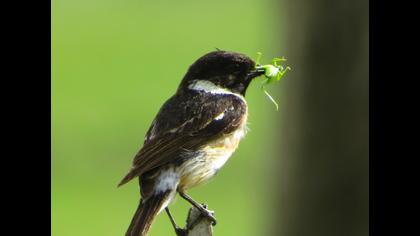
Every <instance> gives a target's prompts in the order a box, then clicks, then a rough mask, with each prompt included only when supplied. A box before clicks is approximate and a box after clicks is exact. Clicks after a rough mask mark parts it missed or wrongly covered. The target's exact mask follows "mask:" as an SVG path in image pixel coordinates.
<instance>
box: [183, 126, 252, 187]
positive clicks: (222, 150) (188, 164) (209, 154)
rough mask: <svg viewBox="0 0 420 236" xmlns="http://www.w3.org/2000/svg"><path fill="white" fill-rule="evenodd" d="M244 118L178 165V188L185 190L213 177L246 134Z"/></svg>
mask: <svg viewBox="0 0 420 236" xmlns="http://www.w3.org/2000/svg"><path fill="white" fill-rule="evenodd" d="M246 130H247V127H246V119H244V122H243V123H242V125H241V126H240V127H239V128H238V129H237V130H235V131H234V132H232V133H230V134H228V135H224V136H222V137H220V138H218V139H216V140H214V141H212V142H210V143H208V144H207V145H205V146H203V147H202V148H201V149H200V153H201V154H199V155H197V156H196V157H194V158H190V159H188V160H187V161H185V162H184V163H182V164H181V165H180V167H179V168H180V173H181V178H180V182H179V185H178V186H179V188H180V189H181V190H186V189H189V188H191V187H194V186H196V185H199V184H201V183H204V182H206V181H207V180H209V179H210V178H211V177H213V176H214V175H215V174H216V173H217V171H218V170H219V169H220V168H221V167H222V166H223V165H224V164H225V163H226V161H227V160H228V159H229V157H230V156H231V155H232V154H233V152H234V151H235V150H236V148H237V147H238V145H239V142H240V140H241V139H242V138H243V137H244V136H245V134H246Z"/></svg>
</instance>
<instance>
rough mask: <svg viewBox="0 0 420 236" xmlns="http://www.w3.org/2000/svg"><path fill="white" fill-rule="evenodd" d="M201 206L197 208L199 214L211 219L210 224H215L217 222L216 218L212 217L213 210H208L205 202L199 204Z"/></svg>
mask: <svg viewBox="0 0 420 236" xmlns="http://www.w3.org/2000/svg"><path fill="white" fill-rule="evenodd" d="M201 206H202V208H201V209H199V210H200V212H201V214H202V215H203V216H205V217H207V218H209V219H210V220H211V221H212V225H213V226H215V225H216V224H217V220H216V218H215V217H214V211H210V210H209V209H208V206H207V205H206V204H201Z"/></svg>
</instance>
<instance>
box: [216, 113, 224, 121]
mask: <svg viewBox="0 0 420 236" xmlns="http://www.w3.org/2000/svg"><path fill="white" fill-rule="evenodd" d="M224 116H225V112H222V113H220V114H219V115H218V116H216V117H215V118H214V119H215V120H221V119H223V117H224Z"/></svg>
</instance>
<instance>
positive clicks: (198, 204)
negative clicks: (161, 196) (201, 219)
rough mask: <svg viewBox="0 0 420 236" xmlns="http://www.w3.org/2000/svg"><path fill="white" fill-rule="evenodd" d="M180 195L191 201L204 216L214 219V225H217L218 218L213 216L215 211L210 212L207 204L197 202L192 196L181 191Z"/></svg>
mask: <svg viewBox="0 0 420 236" xmlns="http://www.w3.org/2000/svg"><path fill="white" fill-rule="evenodd" d="M179 195H180V196H181V197H182V198H183V199H185V200H187V201H188V202H189V203H191V204H192V205H193V206H195V207H196V208H197V209H198V210H200V212H201V214H203V215H204V216H206V217H207V218H209V219H210V220H211V221H213V223H212V224H213V225H216V223H217V221H216V218H215V217H214V216H213V213H212V212H210V211H209V210H207V209H206V208H207V206H205V205H204V206H203V205H201V204H200V203H198V202H196V201H195V200H194V199H192V198H191V197H190V196H188V195H187V194H185V193H183V192H179Z"/></svg>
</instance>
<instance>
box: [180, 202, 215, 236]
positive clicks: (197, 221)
mask: <svg viewBox="0 0 420 236" xmlns="http://www.w3.org/2000/svg"><path fill="white" fill-rule="evenodd" d="M185 230H186V236H212V235H213V226H212V221H211V220H210V219H209V218H207V217H206V216H204V215H202V214H201V212H200V211H199V210H198V209H197V208H195V207H191V208H190V210H189V212H188V216H187V225H186V227H185Z"/></svg>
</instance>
